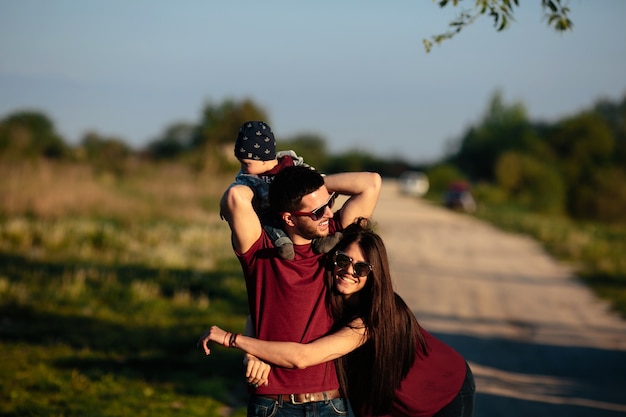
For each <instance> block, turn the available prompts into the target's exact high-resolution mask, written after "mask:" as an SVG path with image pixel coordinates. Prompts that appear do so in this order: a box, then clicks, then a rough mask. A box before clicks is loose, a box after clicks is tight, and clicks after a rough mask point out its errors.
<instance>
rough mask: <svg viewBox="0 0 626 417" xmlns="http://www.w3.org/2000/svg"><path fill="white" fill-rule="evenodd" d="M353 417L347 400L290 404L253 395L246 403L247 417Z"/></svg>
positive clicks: (337, 399)
mask: <svg viewBox="0 0 626 417" xmlns="http://www.w3.org/2000/svg"><path fill="white" fill-rule="evenodd" d="M338 416H339V417H354V414H353V412H352V409H351V408H350V407H349V405H348V400H346V399H344V398H335V399H332V400H326V401H316V402H311V403H305V404H291V403H288V402H282V403H280V404H279V402H278V401H276V400H273V399H271V398H266V397H262V396H260V395H254V396H252V397H251V398H250V401H249V402H248V417H338Z"/></svg>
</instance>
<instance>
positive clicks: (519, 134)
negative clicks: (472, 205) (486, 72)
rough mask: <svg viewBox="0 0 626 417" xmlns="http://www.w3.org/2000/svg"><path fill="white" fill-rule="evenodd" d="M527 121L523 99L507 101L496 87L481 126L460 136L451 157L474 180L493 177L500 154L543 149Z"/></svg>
mask: <svg viewBox="0 0 626 417" xmlns="http://www.w3.org/2000/svg"><path fill="white" fill-rule="evenodd" d="M539 142H540V140H539V139H538V138H537V137H536V135H535V133H534V131H533V129H532V126H531V125H530V123H529V122H528V119H527V115H526V108H525V107H524V105H523V104H522V103H514V104H512V105H506V104H505V103H504V101H503V99H502V94H501V93H500V92H499V91H496V92H495V93H494V94H493V95H492V97H491V99H490V101H489V105H488V106H487V111H486V112H485V115H484V116H483V119H482V120H481V121H480V122H479V124H478V126H476V127H472V128H470V129H469V130H468V131H467V133H466V134H465V136H464V137H463V138H462V139H461V141H460V145H459V147H458V151H457V152H456V154H453V155H452V156H451V157H450V158H449V159H450V161H449V162H451V163H453V164H455V165H456V166H458V167H459V168H460V169H461V170H462V171H463V172H465V173H466V174H467V175H468V176H469V177H470V178H472V180H474V181H493V180H494V179H495V174H494V169H495V164H496V161H497V160H498V158H499V156H500V155H501V154H502V153H503V152H505V151H508V150H512V149H518V150H521V149H527V148H534V149H537V152H539V149H541V145H540V144H539Z"/></svg>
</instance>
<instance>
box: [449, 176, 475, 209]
mask: <svg viewBox="0 0 626 417" xmlns="http://www.w3.org/2000/svg"><path fill="white" fill-rule="evenodd" d="M443 204H444V206H446V207H447V208H449V209H452V210H461V211H465V212H468V213H473V212H475V211H476V200H475V199H474V196H473V195H472V193H471V191H470V186H469V184H468V183H467V182H465V181H454V182H452V183H450V185H449V186H448V189H447V190H446V192H445V193H444V196H443Z"/></svg>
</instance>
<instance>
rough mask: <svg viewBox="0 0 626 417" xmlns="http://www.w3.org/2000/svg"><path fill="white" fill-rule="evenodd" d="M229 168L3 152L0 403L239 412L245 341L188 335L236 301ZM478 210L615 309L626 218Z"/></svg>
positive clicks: (23, 411) (621, 306)
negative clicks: (90, 162)
mask: <svg viewBox="0 0 626 417" xmlns="http://www.w3.org/2000/svg"><path fill="white" fill-rule="evenodd" d="M233 175H234V173H232V174H226V175H218V174H216V173H211V172H209V173H203V174H198V173H194V172H192V171H190V170H188V169H186V168H185V167H183V166H177V165H150V164H141V163H137V164H136V165H133V166H130V167H127V170H126V171H125V175H123V176H121V177H120V176H116V175H112V174H109V173H106V172H98V171H94V170H93V169H92V168H91V167H89V166H87V165H80V164H76V165H68V164H55V163H51V162H45V161H33V162H22V163H19V164H18V163H16V164H9V163H0V178H2V181H0V352H1V353H0V361H1V363H2V366H0V381H1V385H0V415H2V416H15V417H17V416H59V417H60V416H154V415H158V416H163V417H167V416H174V415H176V416H180V415H185V416H203V417H206V416H231V415H232V416H243V415H245V402H246V392H245V384H244V380H243V377H242V375H243V366H242V364H241V360H242V355H241V354H240V353H239V352H238V351H233V350H228V349H224V348H221V347H215V349H214V353H213V354H212V355H211V356H210V357H205V356H204V354H203V353H201V352H200V350H199V349H197V348H196V341H197V338H198V337H199V336H200V334H201V333H202V331H203V330H204V329H206V328H207V327H208V326H209V325H211V324H218V325H222V326H224V327H225V328H228V329H243V326H244V321H245V316H246V314H247V307H246V301H245V300H246V294H245V287H244V283H243V279H242V276H241V270H240V266H239V264H238V262H237V260H236V258H235V256H234V255H233V253H232V249H231V247H230V238H229V230H228V226H227V224H226V223H225V222H223V221H221V220H220V219H219V214H218V212H217V210H218V198H219V197H220V195H221V193H222V191H223V190H224V188H225V187H226V186H227V185H228V183H230V181H231V179H232V177H233ZM476 215H477V216H478V217H480V218H483V219H486V220H488V221H490V222H492V223H494V224H496V225H497V226H499V227H502V228H504V229H507V230H513V231H516V232H521V233H526V234H528V235H530V236H532V237H534V238H536V239H537V240H539V241H540V242H542V243H543V245H544V246H545V247H546V248H547V250H548V251H549V252H550V253H552V254H553V255H554V256H555V257H557V258H559V259H560V260H562V261H564V262H568V263H570V264H572V265H573V266H575V267H576V269H577V270H578V271H579V273H580V276H581V277H582V278H583V279H584V280H585V282H587V283H588V284H589V285H591V286H592V287H593V288H594V289H595V290H596V291H597V292H598V294H600V295H601V296H603V297H606V298H608V299H609V300H610V301H611V302H612V304H613V305H614V307H615V309H616V310H618V311H619V312H620V313H621V314H623V315H624V316H625V317H626V258H625V257H624V256H623V255H624V253H626V228H624V227H623V226H622V227H618V226H615V225H614V226H606V225H604V226H603V225H594V224H574V223H572V222H570V221H567V220H564V219H559V218H550V217H545V216H538V215H533V214H529V213H525V212H523V211H520V210H517V209H514V208H510V207H498V208H495V207H489V206H484V205H482V206H481V207H480V208H479V210H478V212H477V213H476Z"/></svg>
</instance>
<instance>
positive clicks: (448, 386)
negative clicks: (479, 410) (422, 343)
mask: <svg viewBox="0 0 626 417" xmlns="http://www.w3.org/2000/svg"><path fill="white" fill-rule="evenodd" d="M421 330H422V334H423V335H424V339H425V340H426V344H427V346H428V355H427V356H425V355H424V354H423V353H422V351H421V349H419V348H418V349H419V351H418V355H417V358H416V359H415V362H414V363H413V366H412V367H411V369H410V370H409V373H408V374H407V376H406V378H404V379H403V380H402V382H401V383H400V387H398V389H397V390H396V394H395V398H394V401H393V406H392V409H391V411H390V413H389V416H393V417H431V416H433V415H435V414H436V413H437V412H438V411H439V410H441V409H442V408H443V407H445V406H446V405H448V403H450V401H452V400H453V399H454V397H456V395H457V394H458V392H459V390H460V389H461V386H462V385H463V381H464V380H465V373H466V366H465V359H463V357H462V356H461V355H460V354H459V353H458V352H457V351H456V350H454V349H453V348H452V347H450V346H448V345H446V344H445V343H443V342H442V341H440V340H439V339H437V338H435V337H434V336H433V335H431V334H430V333H428V332H427V331H426V330H424V329H421Z"/></svg>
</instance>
